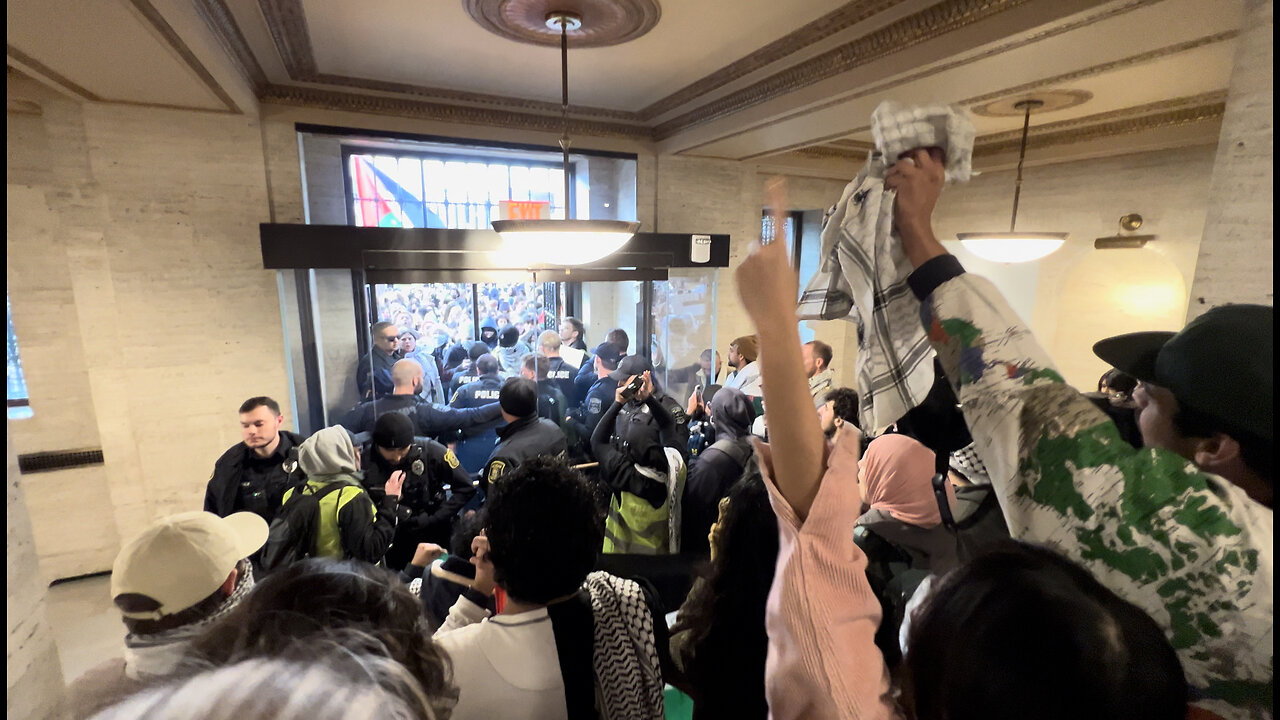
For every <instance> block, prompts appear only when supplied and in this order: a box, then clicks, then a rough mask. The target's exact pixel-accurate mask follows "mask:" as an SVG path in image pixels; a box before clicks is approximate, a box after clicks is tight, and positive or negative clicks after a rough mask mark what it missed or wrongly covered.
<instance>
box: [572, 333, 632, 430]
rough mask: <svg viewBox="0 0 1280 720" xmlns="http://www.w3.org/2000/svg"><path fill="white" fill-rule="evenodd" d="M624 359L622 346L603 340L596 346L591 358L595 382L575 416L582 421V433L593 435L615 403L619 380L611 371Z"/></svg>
mask: <svg viewBox="0 0 1280 720" xmlns="http://www.w3.org/2000/svg"><path fill="white" fill-rule="evenodd" d="M621 361H622V348H620V347H618V346H617V345H616V344H614V343H611V342H607V341H606V342H602V343H600V344H599V345H597V346H596V349H595V356H594V357H593V358H592V359H591V362H592V368H593V369H594V371H595V382H593V383H592V384H591V389H590V390H588V391H587V394H586V398H585V399H584V400H583V401H582V405H581V407H580V408H578V411H577V413H575V417H576V418H578V419H580V421H581V428H582V430H581V434H582V436H583V437H587V438H589V437H591V433H593V432H595V429H596V425H598V424H599V423H600V418H601V416H603V415H604V413H605V411H606V410H608V409H609V406H610V405H612V404H613V396H614V393H616V392H617V390H618V381H617V380H614V379H613V378H611V377H609V373H611V372H613V371H615V370H617V369H618V363H619V362H621Z"/></svg>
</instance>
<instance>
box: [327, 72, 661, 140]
mask: <svg viewBox="0 0 1280 720" xmlns="http://www.w3.org/2000/svg"><path fill="white" fill-rule="evenodd" d="M307 82H313V83H319V84H324V85H337V86H340V87H349V88H353V89H356V90H372V91H376V92H388V93H399V94H402V95H414V96H417V97H421V98H424V99H426V100H428V101H441V102H447V103H461V104H465V105H480V106H485V107H493V108H499V109H502V110H507V111H510V112H528V113H547V114H555V115H556V116H559V115H560V103H554V102H545V101H541V100H525V99H521V98H513V97H506V96H503V95H486V94H484V93H474V92H467V91H465V90H449V89H446V88H431V87H423V86H421V85H410V84H407V83H397V82H388V81H383V80H364V79H362V78H353V77H346V76H343V75H330V74H327V73H320V74H317V75H315V76H314V77H312V78H311V79H310V80H308V81H307ZM569 114H570V115H576V116H578V117H587V118H591V119H593V120H615V121H619V122H630V123H633V124H636V125H637V126H638V127H639V126H641V124H640V121H639V118H638V117H637V116H636V114H635V113H633V112H627V111H625V110H609V109H606V108H595V107H586V106H581V105H570V106H569Z"/></svg>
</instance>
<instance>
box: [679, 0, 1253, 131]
mask: <svg viewBox="0 0 1280 720" xmlns="http://www.w3.org/2000/svg"><path fill="white" fill-rule="evenodd" d="M1159 1H1160V0H1135V2H1133V3H1130V4H1129V5H1126V6H1124V7H1123V8H1119V9H1116V10H1113V11H1109V12H1107V13H1106V14H1104V15H1100V16H1095V17H1091V18H1088V19H1086V20H1082V21H1081V22H1078V23H1074V24H1072V25H1069V26H1064V27H1062V28H1057V29H1054V30H1049V31H1046V32H1044V33H1040V34H1037V35H1035V36H1033V37H1030V38H1026V39H1025V40H1020V41H1017V42H1014V43H1009V44H1006V45H1001V46H998V47H995V48H992V49H991V50H988V51H986V52H983V53H981V54H980V55H975V56H973V57H969V58H963V59H960V60H955V61H952V62H948V63H944V64H942V65H939V66H937V67H933V68H930V69H928V70H924V71H921V72H918V73H913V74H911V75H908V76H905V77H902V78H898V79H896V80H891V81H887V82H883V83H880V84H878V85H873V86H870V87H867V88H864V89H862V90H859V91H856V92H853V93H850V94H848V95H841V96H840V97H838V98H836V99H832V100H828V101H826V102H823V103H821V104H818V105H814V106H810V107H808V108H806V109H804V110H797V111H795V112H791V113H787V114H784V115H781V116H779V117H775V118H772V119H770V120H767V121H764V122H760V123H756V124H754V125H752V126H750V127H746V128H743V129H741V130H735V131H734V132H731V133H727V134H725V135H722V136H720V137H716V138H713V139H711V140H706V141H704V142H700V143H698V144H696V145H692V146H690V147H688V148H685V149H684V150H681V151H680V152H681V153H688V152H690V151H693V150H696V149H698V148H702V147H705V146H707V145H711V144H714V143H718V142H722V141H724V140H728V139H730V138H735V137H738V136H740V135H746V134H747V133H750V132H754V131H756V130H759V129H761V128H764V127H768V126H770V125H775V124H777V123H780V122H785V121H787V120H791V119H794V118H797V117H802V116H804V115H808V114H811V113H813V112H816V111H818V110H825V109H827V108H830V107H834V106H836V105H840V104H843V103H846V102H849V101H850V100H856V99H858V98H862V97H866V96H868V95H875V94H878V93H882V92H885V91H886V90H889V89H891V88H893V87H894V86H896V85H902V84H905V83H911V82H916V81H917V80H923V79H925V78H929V77H932V76H934V75H937V74H939V73H942V72H947V71H949V70H954V69H956V68H958V67H963V66H965V65H968V64H970V63H973V62H976V61H978V60H985V59H987V58H989V57H992V56H995V55H999V54H1001V53H1005V52H1009V51H1010V50H1016V49H1018V48H1021V47H1024V46H1026V45H1029V44H1031V43H1033V42H1038V41H1040V40H1045V39H1047V38H1049V37H1053V36H1054V35H1059V34H1061V33H1063V32H1068V31H1071V30H1077V29H1079V28H1081V27H1084V26H1087V25H1091V24H1093V23H1095V22H1098V21H1100V20H1105V19H1109V18H1111V17H1113V16H1114V15H1117V14H1120V13H1121V11H1123V12H1128V11H1130V10H1135V9H1137V8H1139V7H1142V6H1144V5H1150V4H1152V3H1153V2H1159ZM1238 34H1239V33H1238V32H1237V31H1234V30H1233V31H1229V32H1223V33H1218V34H1216V35H1208V36H1205V37H1202V38H1196V39H1194V40H1188V41H1187V42H1182V43H1176V44H1174V45H1168V46H1166V47H1162V48H1156V49H1155V50H1150V51H1148V52H1144V53H1139V54H1137V55H1131V56H1129V57H1126V58H1120V59H1119V60H1113V61H1111V62H1106V63H1101V64H1099V65H1093V66H1091V67H1087V68H1082V69H1080V70H1075V71H1072V72H1069V73H1063V74H1061V75H1056V76H1053V77H1049V78H1043V79H1041V80H1036V81H1034V82H1029V83H1024V84H1022V85H1016V86H1014V87H1010V88H1003V89H1001V90H996V91H994V92H990V93H986V94H983V95H977V96H974V97H971V98H966V99H964V100H961V101H960V102H959V103H958V104H960V105H972V104H974V103H979V102H985V101H987V100H990V99H993V98H998V97H1004V96H1006V95H1012V94H1015V93H1022V92H1028V91H1032V90H1036V89H1040V88H1044V87H1049V86H1052V85H1057V84H1060V83H1066V82H1071V81H1075V80H1081V79H1085V78H1090V77H1094V76H1096V75H1101V74H1103V73H1107V72H1111V71H1113V70H1119V69H1122V68H1125V67H1129V66H1132V65H1139V64H1142V63H1146V62H1151V61H1153V60H1158V59H1161V58H1164V57H1167V56H1169V55H1176V54H1178V53H1182V52H1187V51H1188V50H1194V49H1196V48H1200V47H1203V46H1205V45H1212V44H1214V43H1219V42H1224V41H1226V40H1232V39H1234V38H1235V37H1236V36H1237V35H1238ZM867 130H870V127H859V128H854V129H850V130H848V131H846V132H844V133H841V134H842V135H852V134H854V133H857V132H866V131H867ZM818 140H819V141H820V140H821V139H818ZM813 142H814V140H810V141H808V142H806V143H798V144H797V145H795V146H792V147H793V148H798V147H803V146H804V145H808V144H811V143H813ZM787 149H789V148H778V149H775V150H772V151H770V152H771V153H772V152H780V151H785V150H787Z"/></svg>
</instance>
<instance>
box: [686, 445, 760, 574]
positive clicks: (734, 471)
mask: <svg viewBox="0 0 1280 720" xmlns="http://www.w3.org/2000/svg"><path fill="white" fill-rule="evenodd" d="M733 442H734V443H735V444H738V445H739V446H740V447H741V445H743V444H747V445H746V447H745V448H742V453H741V454H742V456H743V457H745V460H744V462H742V463H741V464H739V463H738V461H737V460H735V459H734V458H733V457H732V456H730V455H729V454H728V453H725V452H723V451H721V450H720V448H716V447H709V448H707V449H706V450H703V451H702V452H701V453H699V454H698V457H697V458H696V459H695V460H694V462H693V465H692V467H690V468H689V481H688V482H686V483H685V486H684V509H683V511H682V515H681V520H680V551H681V552H696V553H699V554H702V555H707V554H709V553H710V552H711V546H710V545H709V543H708V541H707V533H708V532H710V531H711V525H712V524H713V523H715V521H716V518H717V517H719V515H720V499H721V498H723V497H726V496H728V494H729V488H731V487H733V484H734V483H736V482H737V481H738V479H739V478H741V477H742V472H743V470H744V469H745V468H746V464H747V463H748V462H751V457H752V454H753V453H752V452H751V450H750V448H751V445H750V444H749V443H750V442H751V441H750V439H749V438H739V439H737V440H734V441H733Z"/></svg>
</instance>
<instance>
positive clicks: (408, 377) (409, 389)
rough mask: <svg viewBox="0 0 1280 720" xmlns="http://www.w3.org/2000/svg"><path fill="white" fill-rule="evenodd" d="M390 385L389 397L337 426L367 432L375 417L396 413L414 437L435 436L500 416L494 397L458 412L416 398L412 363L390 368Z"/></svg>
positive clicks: (418, 378) (416, 372) (418, 369)
mask: <svg viewBox="0 0 1280 720" xmlns="http://www.w3.org/2000/svg"><path fill="white" fill-rule="evenodd" d="M391 383H392V386H393V387H392V391H391V395H390V396H389V397H386V398H382V399H380V400H370V401H368V402H364V403H360V404H359V405H357V406H356V407H355V408H354V409H352V410H351V411H350V412H348V413H347V414H346V415H344V416H343V417H342V419H341V420H339V421H338V424H339V425H341V426H342V427H344V428H346V429H347V430H349V431H351V432H352V433H356V434H359V433H366V432H367V433H371V432H373V428H374V425H375V423H377V421H378V418H379V417H381V416H382V415H384V414H386V413H389V412H398V413H402V414H404V415H406V416H408V417H409V419H410V420H412V421H413V424H414V431H415V432H416V433H417V436H418V437H436V436H439V435H451V434H453V433H456V432H457V431H459V430H466V429H469V428H472V427H476V426H479V425H485V424H489V423H492V422H494V421H496V420H499V419H500V418H501V417H502V410H501V409H500V408H499V407H498V402H497V399H496V398H495V399H494V401H493V402H491V403H488V404H485V405H481V406H477V407H473V408H469V409H465V410H460V409H454V408H449V407H446V406H444V405H433V404H431V403H429V402H427V401H425V400H423V399H422V398H420V397H418V393H419V392H421V390H422V366H421V365H419V364H418V363H417V362H416V361H413V360H400V361H397V362H396V363H395V364H394V365H392V366H391Z"/></svg>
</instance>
